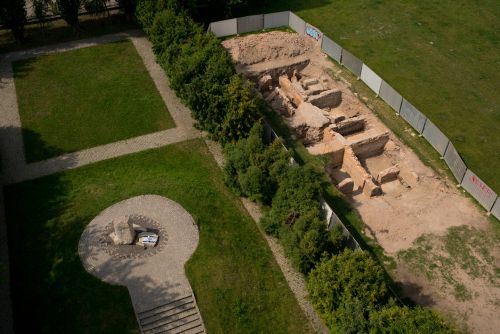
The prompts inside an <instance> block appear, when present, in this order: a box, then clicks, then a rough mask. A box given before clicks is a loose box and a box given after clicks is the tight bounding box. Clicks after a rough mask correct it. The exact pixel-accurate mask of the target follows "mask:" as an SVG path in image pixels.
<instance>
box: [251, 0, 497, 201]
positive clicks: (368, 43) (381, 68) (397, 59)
mask: <svg viewBox="0 0 500 334" xmlns="http://www.w3.org/2000/svg"><path fill="white" fill-rule="evenodd" d="M288 9H290V10H292V11H294V12H295V13H296V14H298V15H299V16H301V17H302V18H304V19H305V20H306V21H308V22H310V23H311V24H314V25H315V26H317V27H318V28H319V29H321V30H322V31H323V32H324V33H325V35H327V36H329V37H330V38H332V39H333V40H335V41H336V42H337V43H339V44H340V45H342V46H343V47H345V48H346V49H347V50H349V51H350V52H352V53H353V54H354V55H356V56H357V57H359V58H360V59H361V60H363V61H364V62H365V63H366V64H368V65H369V66H370V67H371V68H372V69H373V70H374V71H376V72H377V73H378V74H379V75H380V76H381V77H382V78H384V79H385V80H386V81H387V82H389V83H390V84H391V85H392V86H393V87H395V88H396V89H397V90H399V91H400V93H401V94H402V95H403V96H404V97H406V98H407V99H408V100H409V101H410V102H412V103H413V104H414V105H415V106H416V107H417V108H419V109H420V110H421V111H422V112H423V113H424V114H426V115H427V116H428V117H429V118H430V119H431V120H432V121H433V122H434V123H435V124H436V125H437V126H439V128H441V129H442V130H443V131H444V132H445V134H446V135H447V136H448V137H449V138H450V139H451V140H452V142H453V143H454V145H455V146H456V147H457V149H458V150H459V152H460V153H461V154H462V155H463V157H464V160H465V162H466V163H467V165H468V166H469V167H470V168H471V169H472V170H473V171H474V172H476V173H477V174H479V176H480V177H481V178H482V179H483V180H484V181H486V183H487V184H488V185H489V186H490V187H492V188H493V189H494V190H495V191H496V192H498V193H500V178H499V177H498V166H499V165H500V140H498V129H499V127H500V94H498V88H499V87H500V71H498V68H499V64H500V58H499V55H500V2H499V1H497V0H483V1H479V0H474V1H470V0H458V1H457V0H442V1H430V0H421V1H368V0H350V1H331V0H311V1H303V0H287V1H283V0H282V1H275V2H273V3H271V4H269V5H268V6H266V7H265V8H255V7H254V8H252V11H253V12H254V13H261V12H264V11H265V12H273V11H278V10H288Z"/></svg>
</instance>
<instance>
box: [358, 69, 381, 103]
mask: <svg viewBox="0 0 500 334" xmlns="http://www.w3.org/2000/svg"><path fill="white" fill-rule="evenodd" d="M361 80H363V82H364V83H365V84H366V85H367V86H368V87H370V89H371V90H373V91H374V92H375V94H377V95H378V93H379V92H380V86H381V85H382V78H381V77H379V76H378V74H377V73H375V72H373V70H372V69H371V68H369V67H368V66H366V64H363V67H362V68H361Z"/></svg>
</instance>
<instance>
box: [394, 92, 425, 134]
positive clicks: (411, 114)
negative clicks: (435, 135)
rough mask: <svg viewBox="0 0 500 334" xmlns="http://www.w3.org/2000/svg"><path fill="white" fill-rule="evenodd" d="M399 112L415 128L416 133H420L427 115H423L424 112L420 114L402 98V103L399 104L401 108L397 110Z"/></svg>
mask: <svg viewBox="0 0 500 334" xmlns="http://www.w3.org/2000/svg"><path fill="white" fill-rule="evenodd" d="M399 114H400V115H401V117H403V118H404V120H405V121H407V122H408V123H409V124H410V125H411V126H412V127H413V128H414V129H415V130H417V131H418V133H422V131H423V130H424V126H425V122H426V121H427V117H425V115H424V114H422V113H421V112H420V111H419V110H418V109H417V108H415V107H414V106H413V105H412V104H411V103H410V102H408V101H407V100H406V99H403V103H402V104H401V109H400V110H399Z"/></svg>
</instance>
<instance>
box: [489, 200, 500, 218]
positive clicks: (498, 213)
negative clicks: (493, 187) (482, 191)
mask: <svg viewBox="0 0 500 334" xmlns="http://www.w3.org/2000/svg"><path fill="white" fill-rule="evenodd" d="M491 213H492V214H493V216H495V217H497V219H498V220H500V197H497V200H496V202H495V204H494V205H493V209H491Z"/></svg>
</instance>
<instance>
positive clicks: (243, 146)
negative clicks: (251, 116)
mask: <svg viewBox="0 0 500 334" xmlns="http://www.w3.org/2000/svg"><path fill="white" fill-rule="evenodd" d="M263 136H264V129H263V126H262V125H261V124H260V123H255V125H254V126H253V127H252V129H251V130H250V134H249V136H248V138H245V139H241V140H239V141H238V142H236V143H234V144H231V143H230V144H228V145H226V147H225V149H224V153H225V156H226V163H225V165H224V180H225V182H226V184H227V185H228V186H229V187H231V188H232V189H233V190H234V191H235V192H236V193H237V194H239V195H243V196H247V197H249V198H250V199H252V200H255V201H259V202H262V203H267V204H269V203H270V201H271V198H272V196H273V195H274V193H275V192H276V188H277V186H278V180H277V178H276V174H274V173H272V171H273V170H278V169H279V167H278V166H283V165H284V166H286V165H287V161H288V159H289V154H288V153H287V152H286V151H285V150H283V147H282V145H281V142H279V141H276V142H274V143H272V144H271V145H269V146H266V145H264V143H263Z"/></svg>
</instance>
